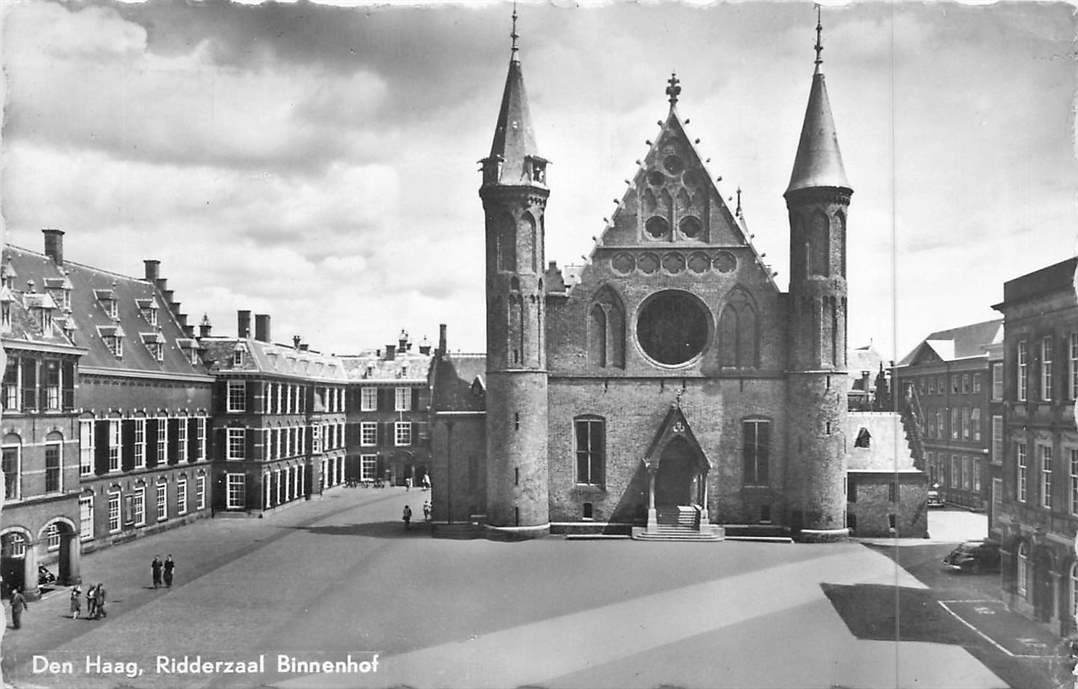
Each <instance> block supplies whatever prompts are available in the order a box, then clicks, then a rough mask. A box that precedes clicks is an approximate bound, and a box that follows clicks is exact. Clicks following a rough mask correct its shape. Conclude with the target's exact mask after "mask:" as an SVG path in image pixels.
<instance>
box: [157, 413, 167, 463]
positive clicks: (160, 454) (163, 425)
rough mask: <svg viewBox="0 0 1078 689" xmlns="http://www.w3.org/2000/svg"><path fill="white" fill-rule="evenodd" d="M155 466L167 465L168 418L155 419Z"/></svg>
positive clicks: (159, 417)
mask: <svg viewBox="0 0 1078 689" xmlns="http://www.w3.org/2000/svg"><path fill="white" fill-rule="evenodd" d="M156 442H157V464H158V465H162V464H168V417H167V416H158V417H157V438H156Z"/></svg>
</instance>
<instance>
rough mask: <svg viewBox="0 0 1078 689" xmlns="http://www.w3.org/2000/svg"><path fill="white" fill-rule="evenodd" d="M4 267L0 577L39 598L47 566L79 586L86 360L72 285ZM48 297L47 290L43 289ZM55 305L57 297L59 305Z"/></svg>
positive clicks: (0, 286) (0, 279) (0, 273)
mask: <svg viewBox="0 0 1078 689" xmlns="http://www.w3.org/2000/svg"><path fill="white" fill-rule="evenodd" d="M17 278H19V276H18V275H17V274H16V271H15V268H14V266H13V264H12V263H11V262H10V260H9V259H8V257H6V256H5V258H4V262H3V263H2V264H0V339H2V341H3V346H4V351H5V353H6V355H7V367H6V369H5V371H4V378H3V388H2V391H0V402H2V404H3V407H4V415H3V424H2V432H0V433H2V438H3V447H2V452H3V473H4V511H3V514H2V516H0V543H2V550H0V575H2V576H3V582H4V587H5V589H6V590H5V595H6V593H7V592H8V591H10V590H11V589H12V588H17V587H21V588H23V589H24V590H25V591H26V592H28V593H29V594H31V595H32V594H33V593H34V592H35V590H36V584H37V576H38V566H39V565H41V566H51V565H53V564H54V563H55V572H54V573H55V574H56V575H57V577H58V581H59V582H60V583H63V584H68V583H75V582H77V581H78V580H79V555H80V552H81V545H80V542H79V491H80V486H79V462H78V456H79V446H78V440H79V435H78V433H79V424H78V421H77V415H78V412H77V410H76V408H75V385H76V380H77V376H78V368H77V367H78V360H79V357H80V356H82V354H84V353H85V351H86V350H85V349H82V348H79V347H76V346H75V345H74V344H73V342H72V339H71V337H70V331H69V330H68V329H67V326H68V325H69V324H70V321H69V320H68V319H69V317H70V312H71V310H70V291H69V290H70V283H69V282H67V281H66V279H56V278H49V279H46V280H45V282H44V284H42V283H41V282H40V280H41V278H40V276H37V280H35V279H34V277H29V276H27V277H24V278H21V279H18V281H16V280H17ZM39 290H40V291H39ZM54 297H55V298H54Z"/></svg>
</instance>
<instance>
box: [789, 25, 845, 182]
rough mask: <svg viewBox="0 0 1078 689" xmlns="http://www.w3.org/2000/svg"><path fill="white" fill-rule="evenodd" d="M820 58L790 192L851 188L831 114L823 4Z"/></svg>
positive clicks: (818, 32) (819, 27)
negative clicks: (823, 68)
mask: <svg viewBox="0 0 1078 689" xmlns="http://www.w3.org/2000/svg"><path fill="white" fill-rule="evenodd" d="M816 12H817V18H816V46H815V50H816V60H815V65H816V68H815V71H814V72H813V75H812V88H811V89H810V90H809V99H808V107H806V108H805V122H804V124H803V125H802V127H801V141H800V143H798V145H797V157H796V158H795V159H794V169H793V172H792V173H791V174H790V185H789V186H788V187H787V188H786V193H787V194H789V193H790V192H792V191H797V190H799V189H809V188H815V187H838V188H842V189H850V183H849V182H848V181H846V168H845V167H844V166H843V165H842V154H841V153H840V152H839V147H838V134H837V133H836V131H835V120H834V118H833V117H832V116H831V101H830V100H829V99H828V97H827V85H826V84H825V83H824V75H823V72H822V71H820V65H821V64H823V58H821V57H820V53H822V52H823V45H822V42H821V37H820V36H821V32H822V31H823V25H822V24H821V23H820V18H819V7H818V6H817V9H816Z"/></svg>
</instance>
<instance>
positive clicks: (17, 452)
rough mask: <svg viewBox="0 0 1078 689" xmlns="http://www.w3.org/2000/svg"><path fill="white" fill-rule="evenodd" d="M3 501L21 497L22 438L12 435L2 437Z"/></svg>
mask: <svg viewBox="0 0 1078 689" xmlns="http://www.w3.org/2000/svg"><path fill="white" fill-rule="evenodd" d="M3 470H4V499H6V500H18V499H19V498H20V497H22V490H21V486H22V481H21V480H20V475H21V472H22V438H20V437H19V436H17V435H15V434H14V433H8V434H7V435H5V436H4V443H3Z"/></svg>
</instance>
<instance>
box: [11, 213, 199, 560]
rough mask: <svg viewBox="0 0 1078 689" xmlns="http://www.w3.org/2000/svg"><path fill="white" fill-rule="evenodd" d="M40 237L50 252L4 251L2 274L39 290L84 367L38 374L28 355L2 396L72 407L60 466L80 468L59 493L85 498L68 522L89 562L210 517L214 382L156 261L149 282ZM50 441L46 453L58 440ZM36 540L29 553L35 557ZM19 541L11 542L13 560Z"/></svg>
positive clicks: (58, 236) (52, 237) (149, 266)
mask: <svg viewBox="0 0 1078 689" xmlns="http://www.w3.org/2000/svg"><path fill="white" fill-rule="evenodd" d="M43 233H44V253H37V252H34V251H29V250H26V249H21V248H18V247H15V246H11V245H8V246H6V247H5V248H4V260H3V265H4V270H5V272H7V273H8V274H9V275H11V276H12V279H13V282H14V284H15V285H16V286H19V285H27V286H28V285H29V282H30V281H33V283H34V290H35V291H40V293H41V295H42V296H41V297H40V301H41V304H44V305H47V304H48V300H51V303H52V304H53V305H54V306H55V309H54V313H53V316H52V319H53V323H54V325H59V327H60V329H61V330H62V331H63V334H64V336H65V337H66V338H67V340H68V341H69V342H70V343H71V344H72V345H73V346H74V347H75V348H77V349H78V350H79V351H80V352H81V353H82V356H81V358H79V361H78V365H77V367H75V366H74V365H71V366H65V365H64V363H63V362H60V366H59V367H58V375H57V369H54V368H51V367H50V366H49V365H48V362H42V363H43V364H44V366H37V365H36V364H34V365H31V363H30V361H29V359H28V358H21V357H19V358H17V359H16V360H17V361H21V362H22V363H21V364H20V365H19V367H18V368H14V369H13V368H10V367H9V369H8V371H7V373H6V374H5V386H6V387H7V388H8V389H10V390H14V392H13V393H12V395H13V396H14V397H15V398H16V399H18V398H19V397H20V396H21V399H22V400H23V404H24V408H23V411H24V412H25V411H26V407H25V405H26V404H27V402H28V401H35V402H36V404H38V406H39V407H40V406H41V405H44V407H45V409H46V414H48V411H47V410H48V409H49V408H50V406H52V405H54V403H55V397H56V395H57V394H59V396H60V402H59V404H60V405H61V409H62V410H64V411H65V413H66V410H67V409H68V406H67V405H69V404H71V405H73V406H72V407H70V408H71V409H72V410H73V411H74V412H75V415H76V418H75V422H74V425H73V426H72V428H71V430H70V432H65V431H64V430H63V429H61V428H60V427H57V428H55V429H52V430H50V431H49V433H50V434H56V435H52V436H51V437H52V438H55V439H56V440H59V435H60V434H62V435H63V436H64V438H63V448H64V449H65V450H70V452H67V451H65V452H63V454H62V462H63V463H64V464H66V463H67V462H69V461H70V462H71V463H72V465H73V467H74V471H73V472H72V473H73V474H74V476H75V479H74V480H72V481H71V482H66V478H65V479H63V480H64V481H65V482H64V484H63V488H62V490H63V492H67V491H75V492H76V493H77V501H78V513H77V514H78V518H77V519H73V520H71V523H70V524H67V523H66V522H64V523H65V524H66V525H67V527H69V528H71V529H73V530H76V531H77V533H78V534H79V536H78V538H79V541H80V543H81V551H82V552H87V551H90V550H93V549H96V548H99V547H102V546H106V545H109V544H112V543H116V542H122V541H125V540H129V539H130V538H133V537H136V536H139V535H143V534H147V533H152V532H155V531H159V530H161V529H165V528H169V527H172V526H177V525H180V524H184V523H187V522H188V521H190V520H192V519H196V518H198V517H200V516H208V514H209V508H210V486H209V463H208V459H209V438H208V435H207V429H208V425H207V421H208V417H209V411H210V406H211V395H212V394H213V378H212V377H211V376H210V375H208V374H207V372H206V369H205V367H204V365H203V364H202V361H201V359H200V356H199V353H200V346H199V344H198V341H197V339H196V338H195V336H194V332H193V326H190V325H188V324H187V317H186V315H184V314H183V313H182V311H181V309H180V304H179V303H178V302H176V301H174V299H173V296H174V295H173V291H172V290H169V289H168V288H167V282H166V281H165V280H164V279H162V278H161V277H160V275H159V262H158V261H156V260H147V261H145V274H144V276H143V277H141V278H135V277H130V276H127V275H121V274H118V273H112V272H109V271H105V270H101V269H98V268H93V267H91V266H86V265H82V264H79V263H74V262H72V261H68V260H66V259H65V257H64V252H63V236H64V233H63V232H62V231H60V230H54V229H46V230H43ZM9 289H10V288H9ZM15 291H16V292H18V290H15ZM28 291H29V290H28ZM46 295H47V297H48V299H46ZM24 298H25V296H24ZM46 310H47V309H46ZM72 363H73V362H72ZM57 380H59V392H58V393H57V392H56V387H57V383H56V381H57ZM72 382H74V386H73V387H71V385H70V384H71V383H72ZM34 386H36V388H35V387H34ZM35 389H36V390H37V392H34V390H35ZM42 396H44V399H42ZM68 397H71V398H72V399H68ZM9 399H10V398H9ZM9 414H10V416H9ZM9 418H11V419H17V418H18V414H17V413H15V412H12V411H8V410H5V415H4V420H5V423H7V420H8V419H9ZM50 428H51V427H50ZM9 441H10V442H9ZM25 441H26V439H25V438H23V439H22V442H23V443H25ZM43 441H44V442H45V443H46V445H48V444H49V443H50V436H49V435H47V436H46V437H45V438H44V439H43ZM14 444H15V437H9V436H8V435H7V434H5V440H4V445H5V448H7V447H8V445H14ZM19 453H20V454H21V453H22V451H21V450H20V451H19ZM11 454H12V453H11V452H8V455H11ZM62 474H63V475H64V476H65V477H66V476H67V474H68V472H67V471H63V472H62ZM61 530H62V531H63V527H61ZM65 533H66V532H65ZM26 535H27V534H25V533H24V534H22V536H23V537H24V538H25V537H26ZM49 535H50V536H51V537H53V538H54V534H49ZM32 536H33V537H34V539H35V540H34V542H32V543H30V544H29V545H30V546H34V547H36V546H37V542H36V538H37V535H36V534H32ZM61 539H63V534H62V535H61ZM11 540H12V536H8V535H5V541H4V542H5V546H4V547H5V552H10V548H9V547H8V545H7V543H8V542H10V541H11ZM49 547H51V545H50V546H49ZM67 568H68V571H69V572H70V571H71V570H72V569H73V567H72V565H70V564H69V565H68V566H67ZM63 572H64V567H61V574H63Z"/></svg>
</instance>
